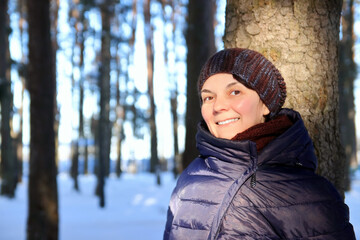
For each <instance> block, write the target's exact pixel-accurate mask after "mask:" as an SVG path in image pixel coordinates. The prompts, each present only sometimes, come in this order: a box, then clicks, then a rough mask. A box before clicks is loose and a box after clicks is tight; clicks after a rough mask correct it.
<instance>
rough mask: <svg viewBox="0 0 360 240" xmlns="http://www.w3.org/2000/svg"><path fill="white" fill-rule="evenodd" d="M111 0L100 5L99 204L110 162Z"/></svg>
mask: <svg viewBox="0 0 360 240" xmlns="http://www.w3.org/2000/svg"><path fill="white" fill-rule="evenodd" d="M112 2H113V1H112V0H105V1H104V2H103V3H102V4H101V5H100V11H101V22H102V30H101V31H102V34H101V54H100V58H101V62H100V76H99V89H100V118H99V126H98V134H99V135H98V136H99V146H98V148H99V168H98V185H97V191H96V193H97V195H98V196H99V198H100V206H101V207H104V206H105V194H104V187H105V176H106V175H107V173H108V171H109V163H110V139H111V125H110V119H109V114H110V60H111V55H110V42H111V32H110V23H111V19H112V16H113V5H112Z"/></svg>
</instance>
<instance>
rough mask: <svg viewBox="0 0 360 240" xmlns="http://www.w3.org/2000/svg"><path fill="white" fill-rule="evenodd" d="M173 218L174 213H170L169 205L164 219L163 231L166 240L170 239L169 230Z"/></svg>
mask: <svg viewBox="0 0 360 240" xmlns="http://www.w3.org/2000/svg"><path fill="white" fill-rule="evenodd" d="M173 219H174V214H173V213H172V211H171V209H170V207H169V208H168V211H167V220H166V225H165V231H164V238H163V239H164V240H168V239H170V230H171V225H172V222H173Z"/></svg>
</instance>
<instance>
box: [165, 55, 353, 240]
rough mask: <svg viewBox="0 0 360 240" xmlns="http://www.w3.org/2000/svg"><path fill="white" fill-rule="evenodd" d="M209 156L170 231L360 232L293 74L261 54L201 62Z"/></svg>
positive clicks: (318, 235) (203, 131)
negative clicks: (321, 169) (294, 89)
mask: <svg viewBox="0 0 360 240" xmlns="http://www.w3.org/2000/svg"><path fill="white" fill-rule="evenodd" d="M198 90H199V95H200V98H201V100H200V102H201V114H202V117H203V121H202V122H201V123H199V125H198V133H197V136H196V140H197V148H198V150H199V152H200V156H199V157H198V158H196V159H195V160H194V161H193V162H192V163H191V164H190V165H189V166H188V167H187V168H186V169H185V170H184V171H183V173H182V174H181V176H180V177H179V179H178V182H177V185H176V188H175V189H174V192H173V194H172V196H171V201H170V205H169V210H168V217H167V223H166V229H165V232H164V239H339V240H340V239H341V240H344V239H355V236H354V231H353V227H352V225H351V224H350V223H349V211H348V207H347V206H346V205H345V204H344V203H343V200H342V198H341V197H340V195H339V194H338V192H337V191H336V189H335V188H334V187H333V185H332V184H331V183H330V182H329V181H327V180H326V179H324V178H323V177H321V176H318V175H316V174H315V169H316V166H317V160H316V157H315V154H314V148H313V145H312V141H311V139H310V137H309V135H308V132H307V130H306V128H305V126H304V123H303V121H302V119H301V117H300V115H299V113H297V112H296V111H294V110H291V109H285V108H282V105H283V104H284V102H285V98H286V87H285V82H284V79H283V78H282V76H281V74H280V73H279V71H278V70H277V69H276V68H275V66H274V65H273V64H272V63H271V62H270V61H269V60H267V59H266V58H265V57H264V56H262V55H261V54H260V53H258V52H255V51H252V50H249V49H240V48H233V49H226V50H222V51H220V52H218V53H216V54H215V55H213V56H212V57H211V58H210V59H209V60H208V61H207V62H206V63H205V65H204V67H203V68H202V70H201V73H200V76H199V81H198Z"/></svg>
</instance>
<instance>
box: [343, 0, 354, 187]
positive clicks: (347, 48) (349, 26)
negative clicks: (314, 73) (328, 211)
mask: <svg viewBox="0 0 360 240" xmlns="http://www.w3.org/2000/svg"><path fill="white" fill-rule="evenodd" d="M353 5H354V1H353V0H349V1H344V5H343V17H342V40H341V41H340V46H339V48H340V49H339V61H340V63H339V102H340V109H339V117H340V137H341V143H342V145H343V146H344V150H345V156H346V158H345V160H346V164H345V189H346V190H350V182H351V181H350V176H349V170H350V166H352V167H353V168H356V163H357V158H356V130H355V104H354V100H355V99H354V81H355V78H356V68H357V67H356V63H355V61H354V52H353V47H354V42H355V39H354V37H355V34H354V30H353V27H354V6H353Z"/></svg>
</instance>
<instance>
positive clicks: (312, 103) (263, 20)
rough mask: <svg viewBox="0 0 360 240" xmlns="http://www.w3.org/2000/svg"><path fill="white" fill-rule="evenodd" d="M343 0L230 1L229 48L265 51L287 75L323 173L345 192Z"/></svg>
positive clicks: (292, 103)
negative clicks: (341, 99)
mask: <svg viewBox="0 0 360 240" xmlns="http://www.w3.org/2000/svg"><path fill="white" fill-rule="evenodd" d="M341 2H342V1H340V0H325V1H313V0H304V1H295V0H289V1H257V0H250V1H248V0H240V1H238V0H228V1H227V6H226V30H225V36H224V43H225V47H226V48H229V47H235V46H236V47H244V48H251V49H254V50H257V51H259V52H261V53H263V54H264V55H265V56H266V57H267V58H268V59H269V60H270V61H272V62H273V63H274V64H275V65H276V66H277V67H278V68H279V70H280V72H281V73H282V75H283V77H284V79H285V81H286V84H287V90H288V97H287V100H286V103H285V106H286V107H290V108H294V109H295V110H298V111H299V112H300V113H301V114H302V117H303V118H304V122H305V125H306V127H307V128H308V130H309V133H310V136H311V137H312V139H313V141H314V146H315V151H316V155H317V157H318V162H319V168H318V173H319V174H320V175H323V176H324V177H326V178H328V179H329V180H330V181H331V182H333V183H334V185H335V186H336V188H337V189H338V190H339V192H340V193H344V163H345V160H344V156H343V155H342V151H341V147H340V138H339V121H338V109H339V105H338V103H339V102H338V100H339V99H338V43H339V22H340V12H341Z"/></svg>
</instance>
